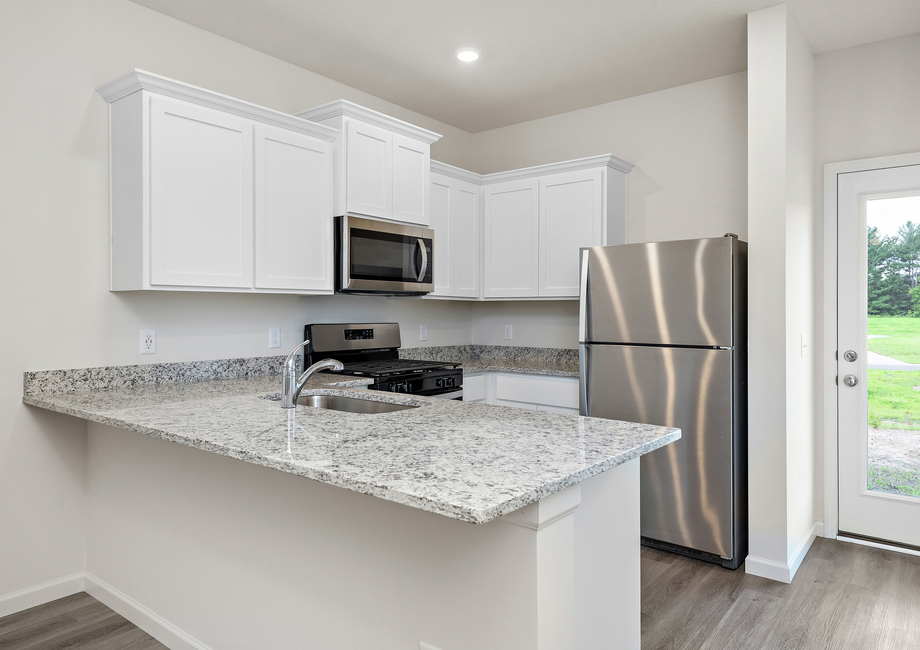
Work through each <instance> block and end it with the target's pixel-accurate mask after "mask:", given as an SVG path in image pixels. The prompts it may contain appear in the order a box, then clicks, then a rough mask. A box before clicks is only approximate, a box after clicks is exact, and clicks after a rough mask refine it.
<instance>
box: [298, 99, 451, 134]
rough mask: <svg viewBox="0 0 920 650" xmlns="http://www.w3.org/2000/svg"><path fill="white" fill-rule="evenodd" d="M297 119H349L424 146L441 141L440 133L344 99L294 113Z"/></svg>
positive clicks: (320, 120)
mask: <svg viewBox="0 0 920 650" xmlns="http://www.w3.org/2000/svg"><path fill="white" fill-rule="evenodd" d="M296 115H297V117H300V118H303V119H305V120H311V121H314V122H323V121H325V120H328V119H331V118H333V117H351V118H354V119H357V120H361V121H362V122H367V123H369V124H373V125H374V126H379V127H380V128H383V129H387V130H388V131H393V132H394V133H399V134H401V135H404V136H407V137H409V138H414V139H416V140H420V141H422V142H424V143H425V144H429V145H430V144H432V143H434V142H437V141H438V140H440V139H441V134H440V133H435V132H434V131H429V130H428V129H423V128H422V127H420V126H415V125H414V124H409V123H408V122H403V121H402V120H399V119H396V118H395V117H390V116H389V115H384V114H383V113H379V112H377V111H375V110H373V109H370V108H367V107H365V106H359V105H358V104H355V103H353V102H350V101H348V100H346V99H337V100H335V101H334V102H329V103H328V104H322V105H320V106H314V107H313V108H309V109H307V110H305V111H300V112H298V113H296Z"/></svg>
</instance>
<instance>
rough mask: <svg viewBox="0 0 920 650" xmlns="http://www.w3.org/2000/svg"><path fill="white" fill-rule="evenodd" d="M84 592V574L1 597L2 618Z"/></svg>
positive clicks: (0, 609) (77, 574)
mask: <svg viewBox="0 0 920 650" xmlns="http://www.w3.org/2000/svg"><path fill="white" fill-rule="evenodd" d="M81 591H83V572H82V571H81V572H80V573H75V574H74V575H72V576H67V577H66V578H60V579H58V580H52V581H51V582H46V583H44V584H41V585H37V586H35V587H29V588H28V589H23V590H21V591H15V592H13V593H11V594H7V595H5V596H0V617H3V616H9V615H10V614H15V613H16V612H21V611H22V610H24V609H29V608H30V607H35V606H36V605H44V604H45V603H50V602H51V601H52V600H57V599H58V598H64V597H65V596H72V595H73V594H78V593H80V592H81Z"/></svg>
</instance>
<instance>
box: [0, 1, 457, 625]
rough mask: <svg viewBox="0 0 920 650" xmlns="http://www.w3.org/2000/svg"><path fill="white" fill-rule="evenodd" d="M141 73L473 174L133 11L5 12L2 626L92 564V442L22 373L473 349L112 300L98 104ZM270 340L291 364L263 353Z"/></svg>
mask: <svg viewBox="0 0 920 650" xmlns="http://www.w3.org/2000/svg"><path fill="white" fill-rule="evenodd" d="M133 68H141V69H144V70H149V71H151V72H154V73H157V74H161V75H165V76H167V77H172V78H175V79H178V80H180V81H185V82H188V83H192V84H196V85H199V86H202V87H205V88H208V89H212V90H215V91H218V92H221V93H225V94H228V95H232V96H234V97H240V98H242V99H245V100H248V101H251V102H256V103H258V104H263V105H266V106H269V107H271V108H275V109H278V110H282V111H287V112H294V111H297V110H300V109H303V108H306V107H309V106H314V105H317V104H320V103H323V102H326V101H330V100H333V99H337V98H340V97H344V98H346V99H350V100H352V101H355V102H359V103H361V104H364V105H366V106H370V107H372V108H374V109H377V110H380V111H384V112H387V113H389V114H391V115H395V116H397V117H400V118H402V119H406V120H409V121H412V122H414V123H416V124H420V125H421V126H424V127H426V128H430V129H432V130H434V131H437V132H439V133H442V134H444V136H445V137H444V139H443V141H442V142H440V143H437V144H436V145H435V147H434V151H435V155H436V156H437V157H438V158H440V159H442V160H445V161H447V162H451V163H454V164H457V165H466V164H468V158H467V155H468V145H469V138H470V137H471V136H469V135H468V134H466V133H464V132H462V131H459V130H458V129H455V128H452V127H449V126H447V125H445V124H441V123H438V122H435V121H434V120H431V119H428V118H425V117H423V116H420V115H417V114H414V113H411V112H410V111H406V110H405V109H402V108H400V107H397V106H394V105H392V104H389V103H387V102H383V101H381V100H379V99H377V98H375V97H372V96H370V95H367V94H365V93H361V92H359V91H357V90H354V89H352V88H349V87H347V86H343V85H342V84H339V83H337V82H334V81H332V80H330V79H326V78H323V77H320V76H318V75H316V74H313V73H311V72H307V71H306V70H303V69H300V68H297V67H295V66H293V65H290V64H287V63H283V62H281V61H278V60H276V59H273V58H272V57H269V56H266V55H264V54H260V53H258V52H255V51H253V50H251V49H248V48H246V47H243V46H241V45H238V44H236V43H233V42H231V41H228V40H225V39H222V38H219V37H217V36H214V35H213V34H209V33H207V32H204V31H202V30H199V29H197V28H194V27H191V26H189V25H186V24H184V23H181V22H178V21H176V20H173V19H171V18H167V17H166V16H163V15H162V14H158V13H155V12H152V11H150V10H148V9H145V8H142V7H140V6H138V5H135V4H133V3H130V2H127V1H126V0H66V1H63V0H59V1H53V0H22V1H17V0H8V1H5V2H3V3H0V87H2V88H3V89H4V93H3V101H2V102H0V121H2V123H3V124H4V127H3V129H0V178H2V179H3V180H2V182H0V219H2V232H3V235H2V239H0V245H2V253H0V275H2V277H3V278H4V282H3V285H2V286H3V288H2V304H3V318H2V319H0V531H2V534H0V558H2V560H0V611H2V610H3V607H4V604H3V598H4V596H8V595H10V594H13V593H16V592H20V591H21V590H23V589H26V588H31V587H34V586H36V585H39V584H42V583H45V582H47V581H51V580H56V579H60V578H62V577H64V576H67V575H70V574H74V573H76V572H79V571H82V569H83V559H84V539H85V533H84V526H85V524H84V522H85V508H84V501H85V489H84V488H85V481H86V472H85V464H86V425H85V423H84V422H82V421H80V420H76V419H73V418H68V417H65V416H60V415H55V414H52V413H48V412H45V411H41V410H39V409H34V408H30V407H25V406H23V405H22V403H21V401H20V400H21V396H22V373H23V371H25V370H41V369H49V368H79V367H87V366H101V365H110V364H111V365H119V364H134V363H141V362H146V363H150V362H164V361H176V360H193V359H209V358H226V357H249V356H264V355H269V354H275V353H277V352H281V351H282V350H284V349H287V348H291V347H293V346H294V345H295V343H297V342H299V341H300V336H301V333H302V331H303V330H302V328H303V325H304V324H306V323H308V322H313V321H337V320H340V319H352V318H354V319H361V320H370V319H373V320H377V319H379V320H396V321H398V322H400V324H401V325H402V326H403V332H404V333H405V335H406V341H405V343H406V344H407V345H412V344H415V345H417V344H418V326H419V324H426V325H427V326H428V338H429V344H431V345H440V344H455V343H468V342H469V340H470V329H471V327H470V313H471V307H470V306H469V305H467V304H463V303H445V302H437V301H419V300H387V299H384V298H357V297H356V298H343V297H341V296H338V297H319V298H301V297H295V296H268V295H263V296H256V295H245V296H242V295H232V294H193V293H187V294H183V293H166V292H163V293H161V292H146V293H144V292H136V293H110V292H109V291H108V290H107V289H108V273H109V271H108V267H109V262H108V243H107V242H108V236H109V234H108V230H109V227H108V210H109V181H108V166H109V158H108V122H107V107H106V103H105V102H104V101H103V100H102V99H101V98H100V97H99V96H98V95H97V94H96V92H95V91H94V89H95V88H97V87H99V86H101V85H103V84H105V83H106V82H108V81H111V80H112V79H115V78H117V77H119V76H121V75H123V74H125V73H126V72H128V71H129V70H131V69H133ZM272 326H275V327H281V331H282V350H279V351H274V350H269V349H268V328H269V327H272ZM141 328H155V329H156V330H157V339H158V340H157V354H156V355H155V356H147V357H140V356H139V354H138V348H139V343H138V340H139V330H140V329H141ZM413 336H414V338H413ZM8 602H11V601H8Z"/></svg>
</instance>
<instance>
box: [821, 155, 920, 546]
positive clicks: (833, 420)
mask: <svg viewBox="0 0 920 650" xmlns="http://www.w3.org/2000/svg"><path fill="white" fill-rule="evenodd" d="M908 165H920V153H908V154H899V155H896V156H882V157H878V158H864V159H862V160H849V161H844V162H836V163H827V164H825V165H824V270H823V271H824V279H823V282H824V305H823V308H824V346H823V349H822V351H821V352H822V355H823V360H824V363H823V364H822V376H821V378H820V381H821V383H822V388H823V400H824V404H823V409H822V412H823V417H824V426H823V429H824V432H823V433H824V530H823V531H822V535H823V536H824V537H830V538H837V532H838V530H839V528H838V526H839V504H840V496H839V493H838V481H839V478H838V466H837V453H838V449H837V386H836V384H835V382H834V378H835V377H836V375H837V361H836V359H835V356H834V355H835V353H836V351H837V175H838V174H849V173H853V172H863V171H870V170H873V169H885V168H890V167H905V166H908Z"/></svg>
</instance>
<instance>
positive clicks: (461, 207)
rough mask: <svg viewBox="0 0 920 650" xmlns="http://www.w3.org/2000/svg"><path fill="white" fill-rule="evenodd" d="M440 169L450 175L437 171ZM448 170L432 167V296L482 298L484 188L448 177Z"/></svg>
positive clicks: (446, 166)
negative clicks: (481, 223) (480, 276)
mask: <svg viewBox="0 0 920 650" xmlns="http://www.w3.org/2000/svg"><path fill="white" fill-rule="evenodd" d="M436 166H437V168H438V169H439V170H442V171H445V172H447V173H439V172H436V171H434V169H435V167H436ZM448 167H449V166H448V165H443V164H441V163H432V172H431V228H432V229H433V230H434V232H435V236H434V292H433V293H432V295H433V296H437V297H444V298H447V297H450V298H478V297H479V291H480V288H479V267H480V262H481V260H480V255H479V251H480V243H479V242H480V235H479V232H480V230H479V223H480V210H479V205H480V187H479V185H477V184H475V183H472V182H469V181H466V180H463V179H461V178H456V177H454V176H450V175H448V174H449V173H451V169H448ZM452 169H455V168H452ZM457 171H462V170H457Z"/></svg>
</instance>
